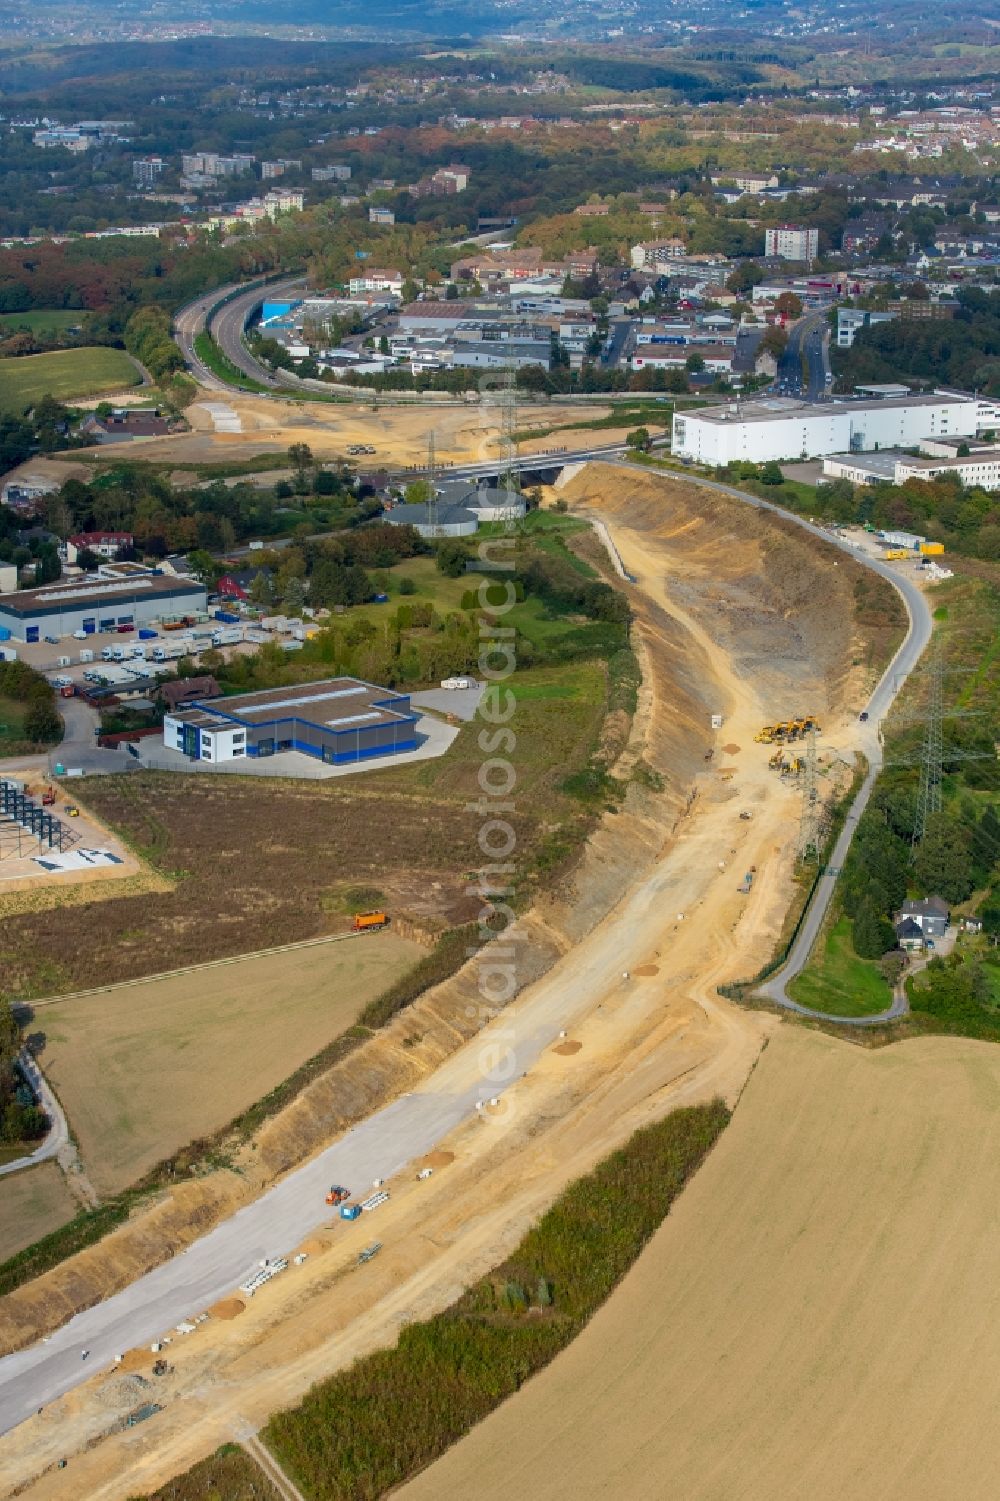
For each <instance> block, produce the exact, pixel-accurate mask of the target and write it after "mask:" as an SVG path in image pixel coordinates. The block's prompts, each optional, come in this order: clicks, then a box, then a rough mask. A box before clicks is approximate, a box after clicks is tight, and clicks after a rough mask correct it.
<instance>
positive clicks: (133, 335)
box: [124, 307, 184, 382]
mask: <svg viewBox="0 0 1000 1501" xmlns="http://www.w3.org/2000/svg"><path fill="white" fill-rule="evenodd" d="M171 326H172V325H171V319H170V314H169V313H168V312H167V310H166V309H165V308H162V307H142V308H139V309H138V310H137V311H136V312H134V313H133V314H132V316H131V317H130V318H129V320H128V322H127V323H126V325H125V334H124V339H125V348H126V349H127V350H128V352H129V354H131V355H134V357H135V358H136V359H137V360H138V361H139V363H140V364H142V365H145V367H146V369H147V370H148V371H149V373H150V375H151V376H152V377H153V379H154V380H156V381H161V382H162V381H165V380H167V379H169V377H170V376H171V375H173V374H174V373H175V372H176V371H178V370H183V368H184V356H183V355H182V354H181V352H180V349H179V348H178V346H177V345H176V344H175V343H174V339H173V335H172V333H171Z"/></svg>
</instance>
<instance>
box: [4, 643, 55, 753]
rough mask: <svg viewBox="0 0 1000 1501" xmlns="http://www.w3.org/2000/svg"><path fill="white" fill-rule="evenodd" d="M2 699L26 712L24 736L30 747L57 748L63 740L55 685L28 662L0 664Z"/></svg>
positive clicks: (23, 721)
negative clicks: (48, 746) (49, 746)
mask: <svg viewBox="0 0 1000 1501" xmlns="http://www.w3.org/2000/svg"><path fill="white" fill-rule="evenodd" d="M0 697H2V698H6V699H8V700H10V702H12V703H15V704H18V705H20V706H21V707H22V708H23V718H22V732H23V735H24V739H25V740H26V741H28V742H29V744H31V745H54V744H56V743H57V742H58V741H60V740H61V739H62V734H63V723H62V720H61V719H60V717H59V715H58V713H57V712H56V706H55V692H54V690H53V688H52V684H51V683H50V682H49V681H48V679H47V678H45V677H43V676H42V674H41V673H40V672H36V671H35V669H34V668H33V667H29V666H28V664H27V662H17V661H15V662H0Z"/></svg>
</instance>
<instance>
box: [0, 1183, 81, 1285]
mask: <svg viewBox="0 0 1000 1501" xmlns="http://www.w3.org/2000/svg"><path fill="white" fill-rule="evenodd" d="M76 1211H77V1203H76V1200H75V1199H74V1198H73V1195H72V1194H71V1193H70V1191H69V1189H68V1188H67V1187H66V1180H65V1178H64V1177H63V1175H62V1173H61V1172H60V1170H59V1168H58V1167H57V1166H56V1164H55V1163H54V1162H40V1163H39V1164H38V1166H37V1167H28V1168H23V1169H22V1171H21V1172H19V1173H7V1174H5V1175H4V1177H3V1178H0V1261H6V1260H7V1259H8V1257H10V1256H16V1255H17V1252H18V1251H23V1250H24V1248H25V1246H30V1245H31V1244H32V1243H33V1242H34V1241H36V1240H40V1239H41V1237H42V1236H43V1235H48V1234H49V1232H50V1231H52V1230H58V1229H59V1226H60V1225H65V1224H66V1221H67V1220H71V1219H72V1218H73V1216H74V1214H75V1213H76Z"/></svg>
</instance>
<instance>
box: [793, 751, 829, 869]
mask: <svg viewBox="0 0 1000 1501" xmlns="http://www.w3.org/2000/svg"><path fill="white" fill-rule="evenodd" d="M801 778H802V781H801V786H802V809H801V812H800V814H799V842H798V850H799V858H800V859H801V860H803V861H805V862H806V863H807V864H812V865H815V864H816V862H817V861H818V860H819V848H820V838H821V835H822V822H823V807H822V804H821V802H820V797H819V788H818V786H817V785H816V731H815V729H811V730H810V731H809V733H808V734H807V736H806V743H805V757H804V764H803V767H802V772H801Z"/></svg>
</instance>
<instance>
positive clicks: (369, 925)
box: [354, 912, 389, 933]
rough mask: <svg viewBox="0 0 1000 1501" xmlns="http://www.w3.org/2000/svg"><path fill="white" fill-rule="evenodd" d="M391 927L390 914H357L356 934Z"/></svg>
mask: <svg viewBox="0 0 1000 1501" xmlns="http://www.w3.org/2000/svg"><path fill="white" fill-rule="evenodd" d="M388 925H389V914H388V912H355V914H354V931H355V933H370V932H372V931H373V930H375V929H377V928H385V927H388Z"/></svg>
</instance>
